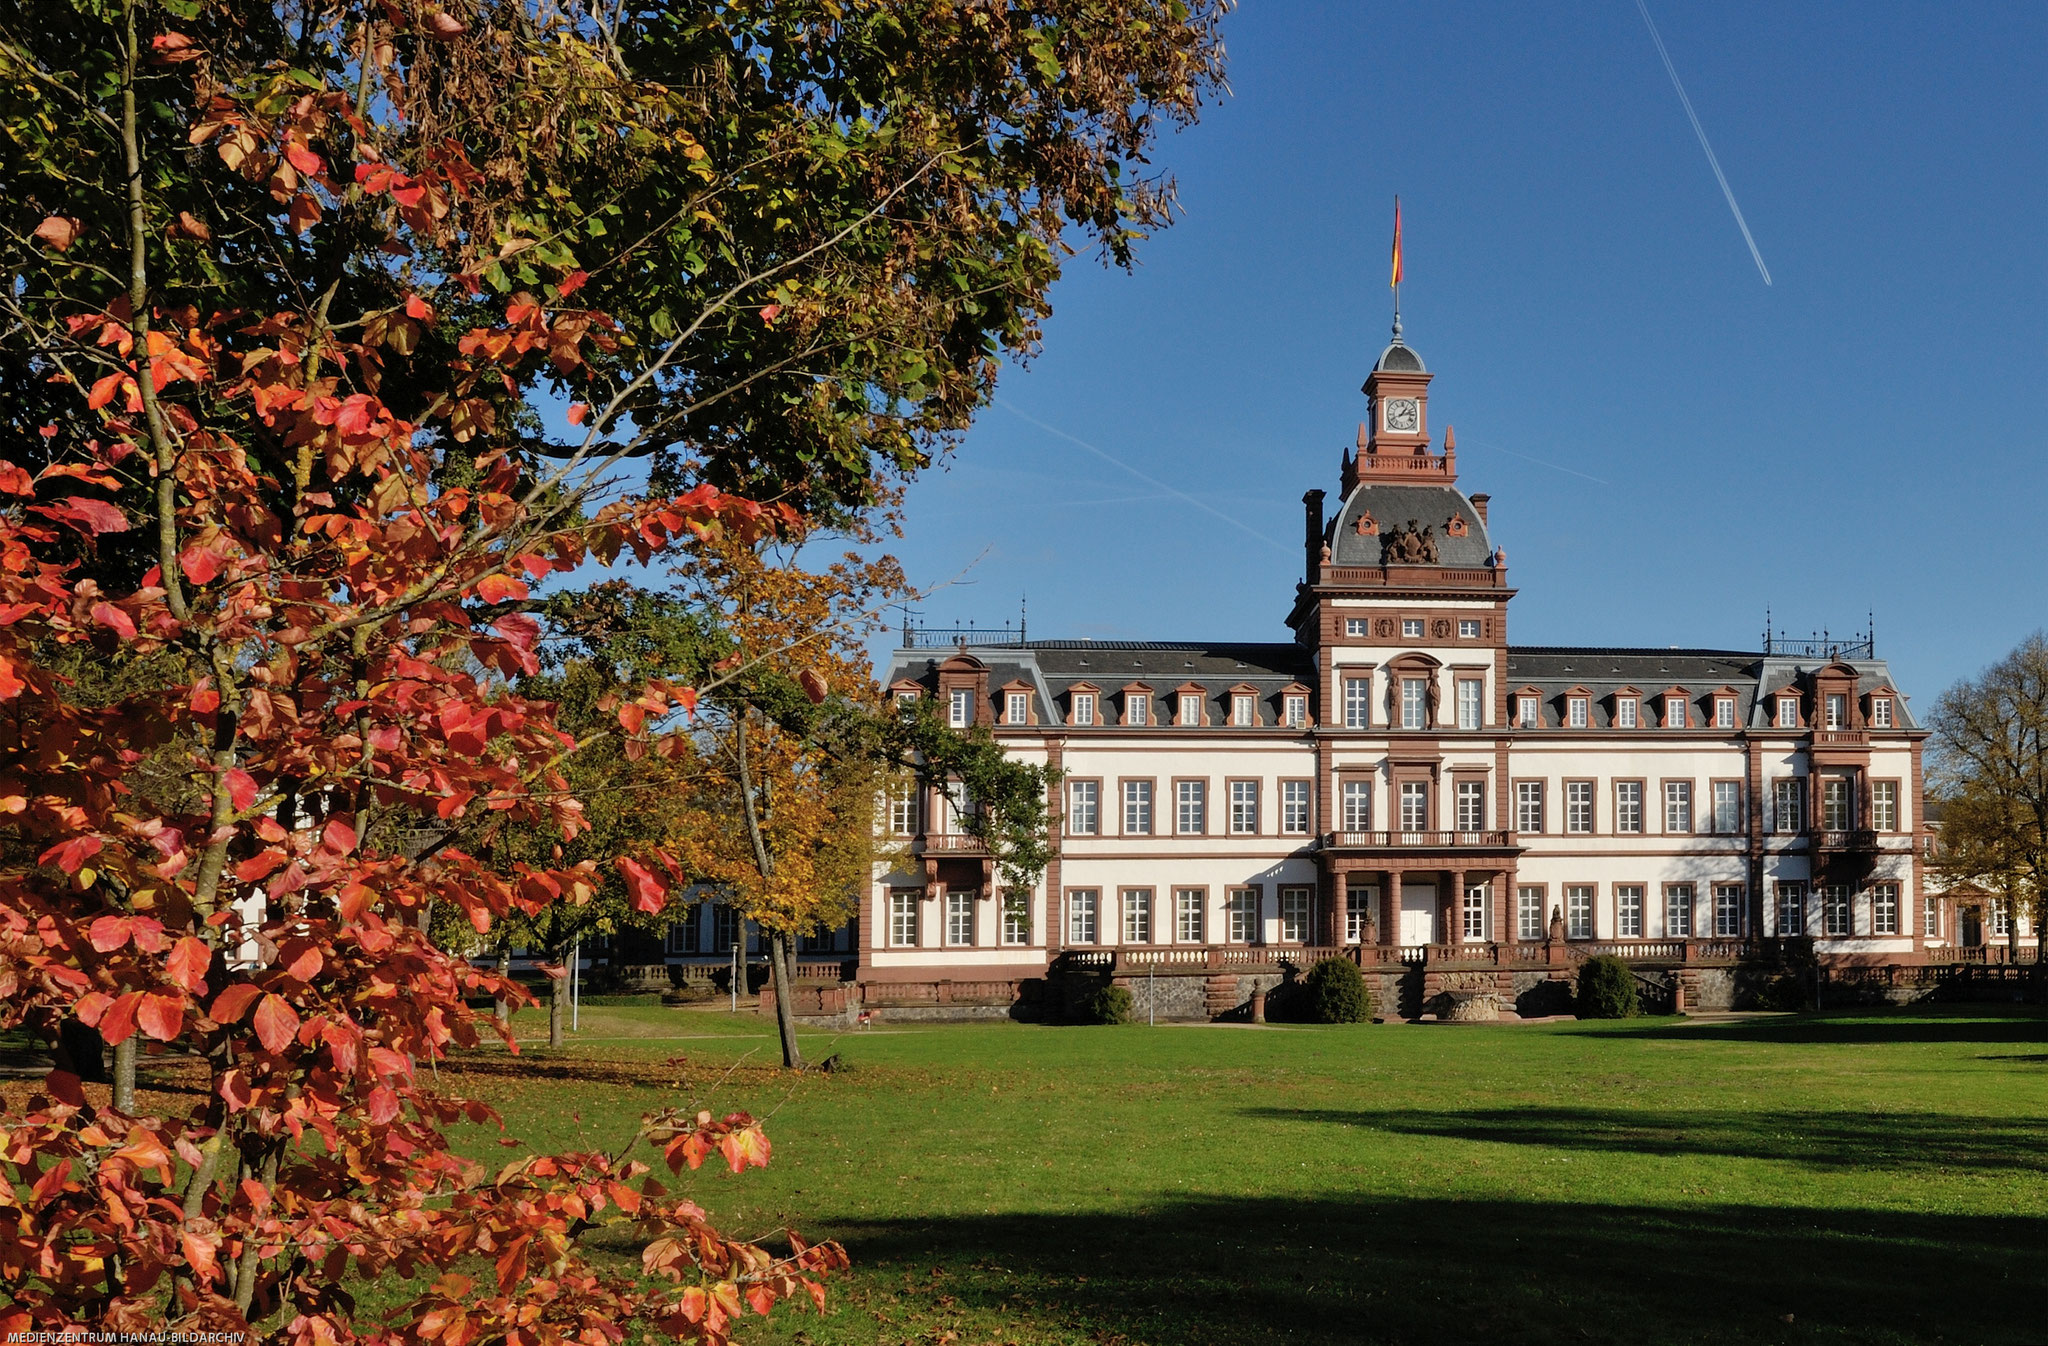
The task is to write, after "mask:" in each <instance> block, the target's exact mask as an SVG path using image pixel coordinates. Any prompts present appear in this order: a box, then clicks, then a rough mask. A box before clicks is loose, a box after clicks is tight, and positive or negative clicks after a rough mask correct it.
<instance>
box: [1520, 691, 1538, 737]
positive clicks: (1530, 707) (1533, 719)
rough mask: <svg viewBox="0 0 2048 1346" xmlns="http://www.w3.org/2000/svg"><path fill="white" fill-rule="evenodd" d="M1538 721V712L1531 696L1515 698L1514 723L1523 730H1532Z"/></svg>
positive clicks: (1534, 699)
mask: <svg viewBox="0 0 2048 1346" xmlns="http://www.w3.org/2000/svg"><path fill="white" fill-rule="evenodd" d="M1539 720H1540V712H1539V711H1538V709H1537V706H1536V698H1535V697H1533V696H1518V697H1516V698H1515V723H1516V724H1518V725H1520V726H1521V727H1522V728H1524V729H1534V728H1535V727H1536V726H1537V724H1538V722H1539Z"/></svg>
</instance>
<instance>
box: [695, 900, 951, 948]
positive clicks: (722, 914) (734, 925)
mask: <svg viewBox="0 0 2048 1346" xmlns="http://www.w3.org/2000/svg"><path fill="white" fill-rule="evenodd" d="M921 896H922V894H918V893H913V894H912V895H911V903H912V905H911V908H910V942H911V943H912V944H915V943H917V906H916V903H917V900H918V898H919V897H921ZM739 942H740V914H739V912H738V910H736V909H735V908H734V907H732V906H731V905H729V904H727V903H724V902H720V903H719V904H718V905H716V906H714V907H713V908H712V909H711V951H712V952H713V953H730V952H731V951H732V947H733V946H734V945H735V944H738V943H739Z"/></svg>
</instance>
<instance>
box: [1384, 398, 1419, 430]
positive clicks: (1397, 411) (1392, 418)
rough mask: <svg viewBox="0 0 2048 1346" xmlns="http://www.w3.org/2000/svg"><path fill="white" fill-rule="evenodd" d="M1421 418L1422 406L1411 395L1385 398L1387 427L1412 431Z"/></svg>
mask: <svg viewBox="0 0 2048 1346" xmlns="http://www.w3.org/2000/svg"><path fill="white" fill-rule="evenodd" d="M1421 420H1422V407H1421V405H1420V404H1419V403H1418V402H1416V400H1415V399H1414V398H1412V397H1390V398H1388V399H1387V429H1389V430H1399V431H1403V432H1412V431H1413V430H1414V429H1415V427H1416V426H1417V425H1418V424H1419V423H1420V422H1421Z"/></svg>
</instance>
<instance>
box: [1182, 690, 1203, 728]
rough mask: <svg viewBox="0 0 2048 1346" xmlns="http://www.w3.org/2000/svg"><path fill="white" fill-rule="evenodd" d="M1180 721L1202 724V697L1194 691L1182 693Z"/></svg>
mask: <svg viewBox="0 0 2048 1346" xmlns="http://www.w3.org/2000/svg"><path fill="white" fill-rule="evenodd" d="M1180 722H1181V723H1182V724H1200V723H1201V722H1202V698H1201V697H1199V696H1197V695H1196V694H1195V693H1193V692H1182V693H1181V695H1180Z"/></svg>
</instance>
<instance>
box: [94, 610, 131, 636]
mask: <svg viewBox="0 0 2048 1346" xmlns="http://www.w3.org/2000/svg"><path fill="white" fill-rule="evenodd" d="M92 619H93V620H94V621H96V622H98V623H99V624H100V625H101V626H104V627H106V628H107V629H108V630H109V631H112V632H113V633H114V634H115V635H117V636H119V637H121V638H122V639H123V640H133V639H135V619H134V618H133V617H130V616H129V615H128V614H127V613H125V612H123V611H121V609H119V608H117V607H115V606H114V605H113V604H112V603H95V604H93V605H92Z"/></svg>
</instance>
